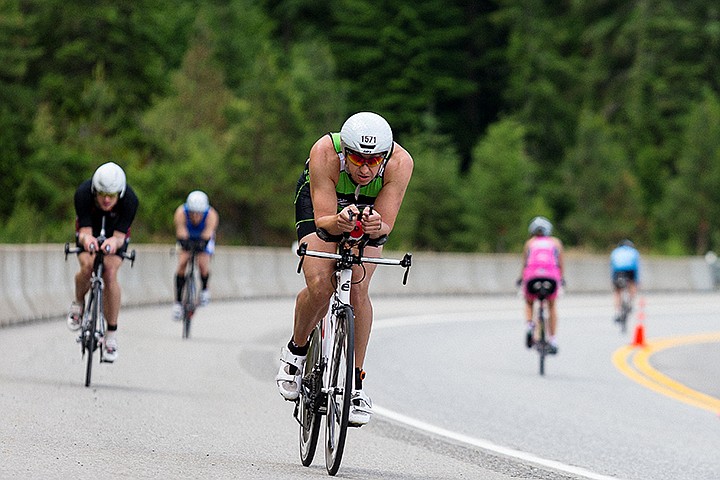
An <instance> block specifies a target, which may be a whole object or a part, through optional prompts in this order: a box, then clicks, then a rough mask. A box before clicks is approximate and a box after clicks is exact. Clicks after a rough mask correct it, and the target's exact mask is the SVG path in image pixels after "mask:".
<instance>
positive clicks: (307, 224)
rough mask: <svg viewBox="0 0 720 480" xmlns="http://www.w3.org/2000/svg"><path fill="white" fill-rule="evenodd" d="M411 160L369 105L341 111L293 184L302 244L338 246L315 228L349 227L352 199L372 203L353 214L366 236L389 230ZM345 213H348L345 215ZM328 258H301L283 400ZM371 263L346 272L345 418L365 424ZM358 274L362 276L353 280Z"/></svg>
mask: <svg viewBox="0 0 720 480" xmlns="http://www.w3.org/2000/svg"><path fill="white" fill-rule="evenodd" d="M412 170H413V159H412V157H411V156H410V154H409V153H408V152H407V151H406V150H405V149H404V148H403V147H401V146H400V145H399V144H397V143H395V141H394V140H393V134H392V130H391V128H390V125H389V124H388V123H387V121H386V120H385V119H384V118H383V117H381V116H380V115H377V114H375V113H371V112H360V113H356V114H355V115H352V116H351V117H350V118H348V119H347V120H346V121H345V123H344V124H343V126H342V129H341V130H340V133H339V134H338V133H328V134H327V135H323V136H322V137H321V138H320V139H319V140H318V141H317V142H315V144H314V145H313V146H312V148H311V150H310V158H309V159H308V161H307V162H306V164H305V170H304V172H303V174H302V175H301V177H300V180H299V181H298V185H297V194H296V197H295V212H296V213H295V216H296V222H297V223H296V230H297V236H298V241H299V242H300V243H307V244H308V249H310V250H316V251H325V252H335V250H336V248H337V245H336V244H335V243H331V242H325V241H323V240H321V239H320V238H318V236H317V234H316V233H315V232H316V230H317V228H322V229H324V230H326V231H327V232H328V233H329V234H331V235H340V234H342V233H343V232H350V231H352V230H353V228H354V227H355V219H356V218H357V215H358V214H359V213H360V212H359V210H358V208H357V205H373V207H374V208H373V211H372V213H371V212H369V211H368V210H365V211H364V212H363V214H362V217H361V218H360V220H361V221H362V226H363V230H364V232H365V233H368V234H369V235H370V237H371V238H378V237H380V236H382V235H387V234H389V233H390V232H391V231H392V229H393V226H394V225H395V219H396V217H397V214H398V211H399V209H400V205H401V203H402V200H403V197H404V196H405V191H406V189H407V186H408V183H409V182H410V177H411V176H412ZM351 213H352V215H351ZM381 250H382V249H381V247H368V248H367V249H366V250H365V255H366V256H380V253H381ZM333 268H334V264H333V262H329V261H327V260H326V259H318V258H312V257H306V258H305V260H304V264H303V272H304V275H305V283H306V285H307V286H306V287H305V288H304V289H303V290H301V291H300V293H299V294H298V296H297V300H296V303H295V316H294V317H295V318H294V329H293V336H292V338H291V340H290V342H289V343H288V345H287V346H286V347H283V349H282V356H281V366H280V371H279V372H278V374H277V377H276V382H277V386H278V389H279V390H280V394H281V395H282V396H283V398H285V399H286V400H295V399H297V398H298V391H299V384H300V377H301V375H302V370H303V366H304V364H305V356H306V353H307V343H308V337H309V336H310V333H311V332H312V329H313V328H314V326H315V325H316V324H317V322H318V321H320V320H321V319H322V317H323V316H324V314H325V313H326V312H327V308H328V304H329V301H330V297H331V295H332V293H333V291H334V285H333V284H332V278H333ZM374 272H375V265H366V266H365V271H362V270H361V269H359V268H358V269H356V271H354V272H353V283H355V282H359V283H357V284H354V285H353V289H352V292H351V296H352V298H351V303H352V304H353V306H354V308H355V388H354V391H353V396H352V408H351V410H350V418H349V423H350V424H352V425H364V424H366V423H367V422H368V421H369V420H370V416H371V414H372V402H371V401H370V398H369V397H368V396H367V395H366V394H365V392H364V391H363V388H362V380H363V378H364V375H365V373H364V371H363V362H364V360H365V353H366V350H367V344H368V340H369V337H370V329H371V326H372V318H373V309H372V303H371V301H370V297H369V295H368V287H369V285H370V281H371V279H372V276H373V273H374ZM361 279H362V281H360V280H361Z"/></svg>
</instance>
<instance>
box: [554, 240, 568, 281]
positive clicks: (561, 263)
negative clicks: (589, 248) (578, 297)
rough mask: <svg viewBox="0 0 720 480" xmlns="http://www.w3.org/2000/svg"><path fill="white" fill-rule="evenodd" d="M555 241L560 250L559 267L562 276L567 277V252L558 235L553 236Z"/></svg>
mask: <svg viewBox="0 0 720 480" xmlns="http://www.w3.org/2000/svg"><path fill="white" fill-rule="evenodd" d="M553 241H554V242H555V246H556V247H557V250H558V268H559V269H560V277H561V278H564V277H565V253H564V248H563V244H562V242H561V241H560V239H559V238H557V237H553Z"/></svg>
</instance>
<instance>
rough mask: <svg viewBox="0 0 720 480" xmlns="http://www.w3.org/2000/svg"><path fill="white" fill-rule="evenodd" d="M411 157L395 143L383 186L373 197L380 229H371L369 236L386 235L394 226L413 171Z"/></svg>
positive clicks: (386, 168)
mask: <svg viewBox="0 0 720 480" xmlns="http://www.w3.org/2000/svg"><path fill="white" fill-rule="evenodd" d="M413 166H414V165H413V159H412V157H411V156H410V154H409V153H408V152H407V150H405V149H404V148H403V147H401V146H400V145H398V144H397V143H396V144H395V148H394V150H393V154H392V156H391V157H390V159H389V160H388V163H387V165H386V167H385V174H384V176H383V186H382V188H381V189H380V193H379V194H378V197H377V199H375V208H374V209H375V211H376V212H378V213H379V214H380V215H381V226H380V230H375V229H373V230H371V231H369V232H368V233H369V234H370V236H371V237H373V238H377V237H379V236H381V235H388V234H389V233H390V232H391V231H392V229H393V227H394V226H395V220H396V219H397V215H398V212H399V211H400V206H401V205H402V201H403V198H404V197H405V192H406V190H407V186H408V183H410V177H411V176H412V172H413Z"/></svg>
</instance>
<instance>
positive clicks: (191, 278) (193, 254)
mask: <svg viewBox="0 0 720 480" xmlns="http://www.w3.org/2000/svg"><path fill="white" fill-rule="evenodd" d="M206 246H207V241H206V240H200V239H196V240H183V241H182V248H183V250H186V251H188V252H190V259H189V260H188V264H187V267H186V268H185V285H184V286H183V290H182V299H181V303H182V309H183V316H182V323H183V331H182V338H190V325H191V324H192V318H193V315H195V310H197V307H198V305H199V304H200V300H199V294H198V288H197V285H198V284H197V278H196V275H195V270H196V267H197V255H198V253H202V252H204V251H205V247H206Z"/></svg>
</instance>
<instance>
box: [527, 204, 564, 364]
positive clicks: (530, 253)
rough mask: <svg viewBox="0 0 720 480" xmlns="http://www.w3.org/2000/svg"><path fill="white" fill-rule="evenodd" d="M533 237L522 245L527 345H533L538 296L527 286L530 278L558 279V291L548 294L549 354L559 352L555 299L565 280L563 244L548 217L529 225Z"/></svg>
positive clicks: (556, 287)
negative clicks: (552, 234)
mask: <svg viewBox="0 0 720 480" xmlns="http://www.w3.org/2000/svg"><path fill="white" fill-rule="evenodd" d="M528 232H529V233H530V235H531V236H530V238H529V239H528V240H527V241H526V242H525V247H524V248H523V258H524V263H523V271H522V285H523V293H524V295H525V319H526V320H527V332H526V336H525V344H526V346H527V347H528V348H530V347H532V345H533V328H534V325H533V303H534V302H535V300H536V299H537V295H535V294H533V293H531V292H529V291H528V289H527V284H528V282H529V281H530V280H533V279H536V278H543V279H549V280H552V281H554V282H555V290H554V291H553V293H551V294H550V295H549V296H548V297H547V301H548V310H549V317H548V319H549V320H550V322H549V325H548V330H549V331H548V333H549V334H550V338H549V340H548V343H549V344H550V351H549V353H551V354H555V353H557V343H556V340H555V330H556V328H557V308H556V307H555V299H556V298H557V294H558V290H559V289H560V285H561V284H562V283H563V245H562V242H561V241H560V240H559V239H558V238H557V237H553V236H551V233H552V223H550V220H548V219H547V218H545V217H535V218H533V219H532V221H531V222H530V226H529V228H528Z"/></svg>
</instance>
